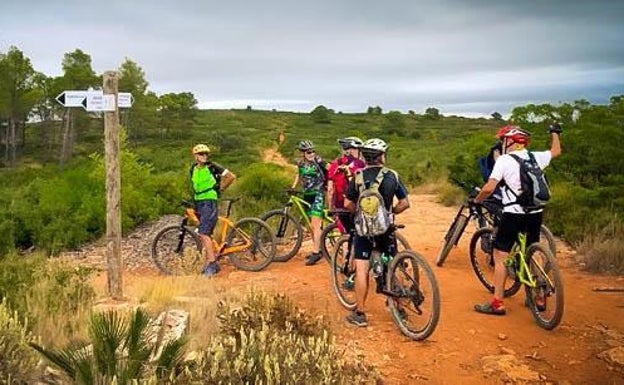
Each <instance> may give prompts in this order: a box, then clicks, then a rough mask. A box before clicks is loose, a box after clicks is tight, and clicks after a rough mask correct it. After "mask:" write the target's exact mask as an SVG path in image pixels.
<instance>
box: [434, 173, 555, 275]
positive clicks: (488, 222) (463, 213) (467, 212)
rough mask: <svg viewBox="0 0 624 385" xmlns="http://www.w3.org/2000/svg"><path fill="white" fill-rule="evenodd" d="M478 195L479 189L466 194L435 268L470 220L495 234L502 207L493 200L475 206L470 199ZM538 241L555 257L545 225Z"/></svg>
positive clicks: (444, 257)
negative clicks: (544, 244) (544, 242)
mask: <svg viewBox="0 0 624 385" xmlns="http://www.w3.org/2000/svg"><path fill="white" fill-rule="evenodd" d="M457 183H459V184H460V185H461V186H464V187H465V186H466V185H465V184H464V183H461V182H457ZM478 193H479V188H478V187H472V188H471V191H470V193H469V194H468V199H466V200H465V201H464V202H463V203H462V205H461V206H460V207H459V210H457V214H455V218H454V219H453V222H451V226H450V227H449V229H448V230H447V232H446V234H445V235H444V239H443V241H442V246H441V247H440V250H439V251H438V256H437V258H436V265H437V266H439V267H442V265H443V264H444V261H446V258H447V257H448V255H449V253H450V251H451V249H452V248H453V247H454V246H457V244H458V243H459V240H460V239H461V237H462V235H463V234H464V230H466V226H467V225H468V222H469V221H470V220H473V221H474V222H475V227H476V229H477V230H479V229H483V228H492V229H493V231H494V232H496V229H497V227H498V223H499V221H500V218H501V216H502V213H503V205H502V203H501V202H500V201H499V200H498V199H495V198H487V199H485V200H484V201H483V202H482V203H481V204H475V203H474V202H472V199H470V198H474V197H475V196H477V194H478ZM540 239H541V240H545V241H546V245H547V246H548V249H549V250H550V252H551V253H552V255H556V251H557V250H556V245H555V237H554V236H553V234H552V232H551V231H550V229H548V227H546V226H545V225H542V227H541V229H540ZM483 246H484V247H491V245H488V244H486V243H484V244H483Z"/></svg>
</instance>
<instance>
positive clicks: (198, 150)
mask: <svg viewBox="0 0 624 385" xmlns="http://www.w3.org/2000/svg"><path fill="white" fill-rule="evenodd" d="M202 152H206V153H210V148H209V147H208V146H206V145H205V144H203V143H200V144H198V145H196V146H195V147H193V154H199V153H202Z"/></svg>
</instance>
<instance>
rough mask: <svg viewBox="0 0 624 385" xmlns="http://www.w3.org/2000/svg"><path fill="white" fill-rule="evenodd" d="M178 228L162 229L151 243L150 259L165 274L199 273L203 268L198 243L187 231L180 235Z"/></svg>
mask: <svg viewBox="0 0 624 385" xmlns="http://www.w3.org/2000/svg"><path fill="white" fill-rule="evenodd" d="M180 231H181V230H180V226H169V227H166V228H164V229H162V230H161V231H160V232H159V233H158V234H157V235H156V237H155V238H154V241H153V242H152V259H153V261H154V263H155V264H156V266H157V267H158V268H159V269H160V270H161V271H162V272H163V273H165V274H173V275H183V274H193V273H199V271H200V270H201V268H202V266H203V258H202V256H201V253H200V251H199V250H200V243H199V239H197V238H196V236H193V234H191V233H190V232H188V231H184V232H183V234H182V235H181V234H180Z"/></svg>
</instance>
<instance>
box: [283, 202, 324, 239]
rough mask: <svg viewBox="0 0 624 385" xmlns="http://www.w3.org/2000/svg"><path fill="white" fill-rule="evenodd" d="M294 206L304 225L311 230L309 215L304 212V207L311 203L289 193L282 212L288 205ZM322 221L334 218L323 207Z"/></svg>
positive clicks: (285, 210) (286, 209)
mask: <svg viewBox="0 0 624 385" xmlns="http://www.w3.org/2000/svg"><path fill="white" fill-rule="evenodd" d="M293 206H294V207H296V208H297V212H298V213H299V214H300V215H301V218H302V219H303V221H304V223H303V224H304V225H305V226H306V227H307V228H308V230H311V226H312V224H311V223H310V216H309V215H308V213H307V212H306V208H310V207H311V205H310V204H309V203H308V202H306V201H305V200H304V199H303V198H300V197H298V196H296V195H291V196H290V198H289V199H288V202H287V203H286V206H285V207H284V212H288V211H289V208H290V207H293ZM321 219H322V221H323V223H334V219H333V218H332V217H330V216H329V211H328V210H327V209H323V218H321Z"/></svg>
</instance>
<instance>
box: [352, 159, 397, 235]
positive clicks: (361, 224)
mask: <svg viewBox="0 0 624 385" xmlns="http://www.w3.org/2000/svg"><path fill="white" fill-rule="evenodd" d="M363 171H364V170H358V171H357V172H356V174H355V185H356V187H357V189H358V191H359V193H360V195H359V197H358V200H357V204H356V207H355V216H354V221H355V231H356V233H357V235H359V236H361V237H374V236H377V235H382V234H385V233H386V232H387V231H388V229H389V228H390V226H391V225H392V215H391V213H390V212H389V211H388V209H386V205H385V204H384V199H383V197H382V196H381V194H380V193H379V186H380V185H381V182H382V181H383V178H384V176H385V175H386V174H387V173H388V172H389V171H390V170H389V169H387V168H385V167H382V168H381V170H379V173H378V174H377V177H376V178H375V180H374V181H373V183H371V185H370V186H369V187H368V188H366V186H365V184H364V173H363Z"/></svg>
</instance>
